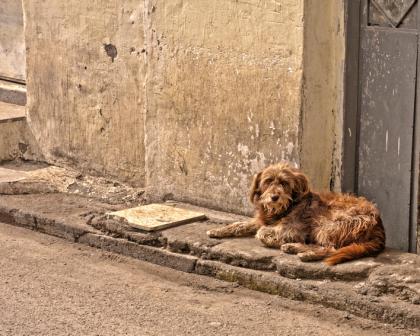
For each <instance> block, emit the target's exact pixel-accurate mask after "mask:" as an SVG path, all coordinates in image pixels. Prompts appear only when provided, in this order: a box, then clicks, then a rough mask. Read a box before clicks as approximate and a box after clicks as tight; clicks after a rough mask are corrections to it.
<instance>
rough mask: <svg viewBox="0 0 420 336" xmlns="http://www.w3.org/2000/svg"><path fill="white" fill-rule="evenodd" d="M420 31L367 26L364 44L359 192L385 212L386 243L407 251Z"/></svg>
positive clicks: (362, 54)
mask: <svg viewBox="0 0 420 336" xmlns="http://www.w3.org/2000/svg"><path fill="white" fill-rule="evenodd" d="M416 66H417V34H416V31H414V32H413V33H410V32H407V31H401V30H396V29H379V28H375V29H373V28H370V27H367V28H365V29H362V31H361V45H360V77H359V78H360V97H361V99H360V130H359V160H358V162H359V167H358V168H359V169H358V193H359V194H360V195H364V196H366V197H368V198H369V199H371V200H373V201H374V202H376V203H377V204H378V206H379V208H380V210H381V212H382V217H383V220H384V225H385V229H386V234H387V245H388V246H390V247H393V248H398V249H401V250H408V247H409V237H410V196H411V195H410V189H411V163H412V148H413V147H412V146H413V123H414V113H415V112H414V111H415V102H416V100H415V99H416Z"/></svg>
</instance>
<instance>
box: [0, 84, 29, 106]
mask: <svg viewBox="0 0 420 336" xmlns="http://www.w3.org/2000/svg"><path fill="white" fill-rule="evenodd" d="M0 102H5V103H9V104H15V105H20V106H25V105H26V85H24V84H19V83H13V82H9V81H5V80H2V79H0Z"/></svg>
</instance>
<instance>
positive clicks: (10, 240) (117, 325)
mask: <svg viewBox="0 0 420 336" xmlns="http://www.w3.org/2000/svg"><path fill="white" fill-rule="evenodd" d="M415 334H416V332H414V331H409V330H398V329H394V328H392V327H391V326H389V325H383V324H380V323H377V322H372V321H368V320H363V319H361V318H357V317H355V316H353V315H349V314H348V313H343V312H337V311H335V310H332V309H326V308H323V307H320V306H314V305H309V304H305V303H301V302H295V301H290V300H286V299H283V298H280V297H275V296H270V295H267V294H263V293H259V292H253V291H250V290H246V289H243V288H240V287H238V286H236V285H235V284H229V283H225V282H221V281H218V280H215V279H212V278H206V277H201V276H197V275H193V274H186V273H182V272H178V271H175V270H171V269H167V268H162V267H159V266H156V265H152V264H148V263H144V262H141V261H137V260H133V259H130V258H126V257H122V256H119V255H115V254H111V253H107V252H103V251H100V250H95V249H92V248H89V247H86V246H82V245H77V244H71V243H69V242H66V241H64V240H61V239H58V238H54V237H51V236H46V235H42V234H39V233H36V232H32V231H29V230H25V229H21V228H16V227H13V226H9V225H6V224H1V223H0V335H197V336H198V335H258V336H263V335H290V336H294V335H305V336H306V335H323V336H328V335H334V336H335V335H360V336H363V335H375V336H377V335H393V336H394V335H415Z"/></svg>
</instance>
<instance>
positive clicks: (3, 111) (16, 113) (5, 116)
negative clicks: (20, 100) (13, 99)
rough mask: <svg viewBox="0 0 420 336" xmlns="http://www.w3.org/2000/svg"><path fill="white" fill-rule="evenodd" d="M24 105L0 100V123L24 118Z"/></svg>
mask: <svg viewBox="0 0 420 336" xmlns="http://www.w3.org/2000/svg"><path fill="white" fill-rule="evenodd" d="M25 118H26V112H25V106H21V105H16V104H9V103H5V102H2V101H0V123H5V122H11V121H20V120H25Z"/></svg>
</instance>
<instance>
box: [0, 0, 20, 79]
mask: <svg viewBox="0 0 420 336" xmlns="http://www.w3.org/2000/svg"><path fill="white" fill-rule="evenodd" d="M0 58H1V59H0V78H3V79H9V80H13V81H17V82H24V81H25V40H24V35H23V12H22V0H0Z"/></svg>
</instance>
